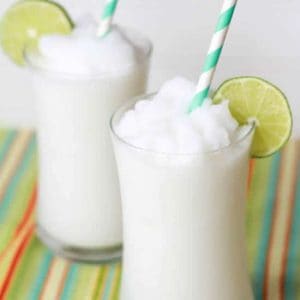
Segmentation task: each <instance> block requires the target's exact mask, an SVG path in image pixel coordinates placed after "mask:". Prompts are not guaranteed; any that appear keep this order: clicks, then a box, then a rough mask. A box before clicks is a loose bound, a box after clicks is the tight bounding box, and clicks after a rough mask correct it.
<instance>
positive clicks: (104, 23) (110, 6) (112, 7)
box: [98, 0, 118, 37]
mask: <svg viewBox="0 0 300 300" xmlns="http://www.w3.org/2000/svg"><path fill="white" fill-rule="evenodd" d="M117 4H118V0H105V3H104V10H103V13H102V16H101V23H100V26H99V29H98V36H99V37H103V36H105V35H106V34H107V33H108V32H109V30H110V28H111V24H112V20H113V17H114V14H115V11H116V8H117Z"/></svg>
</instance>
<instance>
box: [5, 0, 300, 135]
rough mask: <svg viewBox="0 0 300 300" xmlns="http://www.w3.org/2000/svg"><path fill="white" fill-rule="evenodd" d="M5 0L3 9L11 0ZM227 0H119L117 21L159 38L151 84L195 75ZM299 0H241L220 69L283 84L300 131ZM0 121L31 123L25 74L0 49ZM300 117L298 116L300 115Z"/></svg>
mask: <svg viewBox="0 0 300 300" xmlns="http://www.w3.org/2000/svg"><path fill="white" fill-rule="evenodd" d="M12 2H13V1H12V0H0V13H1V14H2V13H3V12H4V10H5V9H6V8H7V7H8V6H9V5H10V4H11V3H12ZM60 2H61V3H62V4H63V5H65V6H66V7H67V9H68V10H69V11H71V13H72V15H73V17H74V18H76V17H77V16H78V15H80V14H84V13H93V14H94V15H95V17H98V16H99V15H100V13H101V7H102V3H103V0H61V1H60ZM221 3H222V0H120V5H119V7H118V12H117V15H116V21H117V22H118V23H121V24H123V25H127V26H130V27H134V28H137V29H139V31H142V32H143V33H145V34H146V35H147V36H148V37H149V38H150V39H151V40H152V41H153V43H154V45H155V52H154V56H153V64H152V74H151V80H150V89H151V90H154V89H157V87H159V85H160V84H161V83H162V82H163V81H164V80H166V79H168V78H171V77H173V76H175V75H184V76H186V77H188V78H190V79H193V80H195V81H196V80H197V77H198V74H199V70H200V68H201V64H202V61H203V59H204V57H205V53H206V50H207V47H208V44H209V40H210V37H211V34H212V32H213V30H214V26H215V23H216V17H217V15H218V12H219V9H220V7H221ZM299 55H300V1H299V0H240V1H239V3H238V7H237V10H236V14H235V16H234V20H233V23H232V26H231V30H230V34H229V36H228V40H227V43H226V47H225V49H224V53H223V56H222V60H221V63H220V64H219V67H218V72H217V74H216V79H215V85H217V84H218V83H220V82H221V81H222V80H223V79H225V78H227V77H229V76H237V75H257V76H263V77H265V78H266V79H269V80H271V81H273V82H274V83H275V84H277V85H279V86H280V87H281V88H282V89H283V91H284V92H285V93H286V94H287V96H288V97H289V100H290V102H291V104H292V108H293V112H294V119H295V133H296V134H297V135H300V104H299V100H298V95H299V92H298V89H299V88H300V84H299V83H300V79H299V74H300V72H299V71H300V58H299ZM0 88H1V94H0V122H1V123H2V125H16V126H18V125H24V126H25V125H32V124H34V113H33V101H32V95H31V89H30V81H29V78H28V74H27V73H26V72H25V71H24V70H20V69H18V68H17V67H15V66H13V65H12V64H11V63H9V62H8V61H7V59H6V58H5V57H4V56H2V55H0ZM298 120H299V121H298Z"/></svg>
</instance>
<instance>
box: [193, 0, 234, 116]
mask: <svg viewBox="0 0 300 300" xmlns="http://www.w3.org/2000/svg"><path fill="white" fill-rule="evenodd" d="M236 3H237V0H224V3H223V7H222V10H221V14H220V16H219V20H218V24H217V27H216V30H215V33H214V35H213V38H212V40H211V43H210V47H209V50H208V54H207V56H206V59H205V63H204V66H203V69H202V74H201V76H200V79H199V82H198V85H197V90H196V94H195V96H194V98H193V99H192V102H191V104H190V107H189V112H192V111H193V110H194V109H196V108H197V107H199V106H201V105H202V103H203V102H204V100H205V99H206V98H207V97H208V95H209V90H210V86H211V83H212V80H213V77H214V73H215V70H216V67H217V64H218V61H219V58H220V56H221V53H222V49H223V45H224V42H225V39H226V36H227V32H228V29H229V26H230V22H231V20H232V16H233V13H234V10H235V7H236Z"/></svg>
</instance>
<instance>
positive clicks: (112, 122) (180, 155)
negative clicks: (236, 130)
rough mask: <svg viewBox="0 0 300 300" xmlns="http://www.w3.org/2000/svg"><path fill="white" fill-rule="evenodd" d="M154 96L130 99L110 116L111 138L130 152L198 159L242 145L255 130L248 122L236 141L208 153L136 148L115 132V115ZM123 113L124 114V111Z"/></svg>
mask: <svg viewBox="0 0 300 300" xmlns="http://www.w3.org/2000/svg"><path fill="white" fill-rule="evenodd" d="M156 94H157V92H154V93H147V94H143V95H139V96H137V97H134V98H132V99H131V100H128V101H126V102H125V103H124V104H123V105H121V106H120V107H119V108H118V109H117V110H116V111H115V112H114V113H113V114H112V116H111V118H110V121H109V127H110V131H111V133H112V134H113V136H114V137H115V138H116V139H117V140H118V141H119V142H121V143H122V144H123V145H126V146H127V147H129V148H131V149H132V150H135V151H139V152H143V153H148V154H153V155H166V156H172V157H198V156H203V155H212V154H218V153H222V152H225V151H228V150H230V149H231V148H232V147H234V146H236V145H239V144H241V143H243V142H244V141H245V140H247V138H249V137H250V136H251V135H252V133H253V132H254V130H255V128H256V124H255V122H254V121H253V122H249V123H248V124H245V125H250V127H249V130H248V131H247V132H246V133H245V134H244V135H243V136H242V137H240V138H239V139H237V140H234V141H233V142H231V143H230V144H229V145H227V146H224V147H222V148H220V149H217V150H208V151H201V152H195V153H170V152H163V151H156V150H152V149H146V148H143V147H139V146H136V145H134V144H132V143H130V142H129V141H126V140H125V139H124V138H122V137H121V136H120V135H119V134H118V133H117V132H116V130H115V124H114V122H115V121H116V120H115V119H116V117H117V115H118V114H119V113H120V112H121V111H122V110H124V109H125V108H129V107H130V106H131V105H132V104H134V103H136V102H137V101H138V100H148V101H149V100H150V99H151V98H153V96H155V95H156ZM150 101H151V100H150ZM124 112H125V110H124ZM124 112H123V113H124Z"/></svg>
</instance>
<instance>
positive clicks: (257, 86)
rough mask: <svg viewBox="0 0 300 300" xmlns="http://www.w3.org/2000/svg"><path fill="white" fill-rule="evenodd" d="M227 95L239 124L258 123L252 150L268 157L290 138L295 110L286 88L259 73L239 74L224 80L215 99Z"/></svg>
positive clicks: (223, 97)
mask: <svg viewBox="0 0 300 300" xmlns="http://www.w3.org/2000/svg"><path fill="white" fill-rule="evenodd" d="M224 99H228V100H229V109H230V111H231V113H232V115H233V117H234V118H235V119H236V120H237V121H238V122H239V124H241V125H242V124H247V123H249V122H253V121H254V122H255V123H256V129H255V134H254V139H253V145H252V150H251V154H252V156H253V157H258V158H259V157H266V156H269V155H272V154H273V153H274V152H276V151H278V150H279V149H280V148H281V147H282V146H284V145H285V144H286V142H287V141H288V139H289V137H290V135H291V131H292V114H291V110H290V107H289V104H288V102H287V99H286V97H285V95H284V94H283V92H282V91H281V90H280V89H278V88H277V87H276V86H274V85H273V84H271V83H269V82H267V81H266V80H263V79H261V78H257V77H238V78H232V79H229V80H227V81H225V82H224V83H223V84H222V85H221V86H220V87H219V88H218V89H217V91H216V92H215V94H214V97H213V101H214V103H219V102H220V101H222V100H224Z"/></svg>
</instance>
